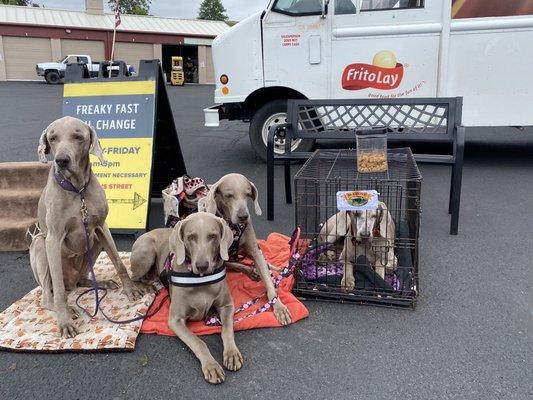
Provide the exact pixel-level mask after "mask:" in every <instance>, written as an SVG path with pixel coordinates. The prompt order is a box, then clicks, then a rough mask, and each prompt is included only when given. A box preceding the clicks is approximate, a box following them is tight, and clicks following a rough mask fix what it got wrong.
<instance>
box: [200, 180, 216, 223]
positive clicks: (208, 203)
mask: <svg viewBox="0 0 533 400" xmlns="http://www.w3.org/2000/svg"><path fill="white" fill-rule="evenodd" d="M219 182H220V181H217V182H215V183H213V184H212V185H211V187H210V188H209V193H207V196H205V197H204V199H205V200H204V201H203V207H204V208H205V211H206V212H208V213H210V214H215V215H216V213H217V199H216V195H217V191H218V183H219Z"/></svg>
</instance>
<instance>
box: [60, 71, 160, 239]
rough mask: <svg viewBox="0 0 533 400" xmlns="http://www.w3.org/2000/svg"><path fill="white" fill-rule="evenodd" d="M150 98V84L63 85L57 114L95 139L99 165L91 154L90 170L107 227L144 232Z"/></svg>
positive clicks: (151, 119)
mask: <svg viewBox="0 0 533 400" xmlns="http://www.w3.org/2000/svg"><path fill="white" fill-rule="evenodd" d="M155 96H156V81H155V80H146V81H109V82H102V81H99V82H87V83H85V82H84V83H67V84H65V88H64V92H63V97H64V99H63V115H70V116H73V117H77V118H79V119H81V120H82V121H84V122H86V123H87V124H89V125H91V126H92V127H93V128H94V129H95V130H96V133H97V135H98V137H99V139H100V145H101V147H102V150H103V153H104V158H105V162H104V163H100V162H99V161H98V159H97V158H96V157H93V156H91V167H92V169H93V172H94V174H95V175H96V177H97V178H98V181H99V182H100V184H101V185H102V187H103V189H104V190H105V193H106V197H107V202H108V204H109V214H108V216H107V220H106V221H107V224H108V225H109V227H110V228H111V229H115V230H144V229H146V225H147V218H148V206H149V199H150V182H151V178H152V177H151V174H152V157H153V153H154V121H155V115H154V113H155V100H156V98H155Z"/></svg>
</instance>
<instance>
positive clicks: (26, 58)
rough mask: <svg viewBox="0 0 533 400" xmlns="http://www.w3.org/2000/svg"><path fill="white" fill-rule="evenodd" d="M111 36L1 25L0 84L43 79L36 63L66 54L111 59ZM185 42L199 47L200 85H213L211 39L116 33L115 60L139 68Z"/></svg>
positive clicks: (100, 33) (55, 59) (54, 59)
mask: <svg viewBox="0 0 533 400" xmlns="http://www.w3.org/2000/svg"><path fill="white" fill-rule="evenodd" d="M112 36H113V34H112V32H108V31H98V30H90V29H61V28H53V27H44V26H23V25H8V24H0V81H5V80H17V79H20V80H37V79H41V78H39V77H38V76H37V74H36V73H35V64H37V63H39V62H45V61H57V60H59V59H61V58H62V57H64V56H65V55H67V54H88V55H90V56H91V58H93V59H94V60H95V61H101V60H105V59H108V58H109V57H110V55H111V45H112ZM184 42H187V43H188V44H191V45H197V46H198V56H199V57H198V58H199V60H198V62H199V71H198V74H199V82H200V83H213V82H214V77H213V61H212V55H211V47H210V46H209V45H210V44H211V42H212V39H210V38H194V37H192V38H191V37H187V38H184V37H183V36H179V35H165V34H153V33H143V32H117V42H116V49H115V57H114V58H115V59H117V60H124V61H125V62H126V63H128V64H133V65H134V66H135V68H136V69H138V65H139V61H140V60H141V59H153V58H159V59H160V60H162V46H161V45H162V44H183V43H184Z"/></svg>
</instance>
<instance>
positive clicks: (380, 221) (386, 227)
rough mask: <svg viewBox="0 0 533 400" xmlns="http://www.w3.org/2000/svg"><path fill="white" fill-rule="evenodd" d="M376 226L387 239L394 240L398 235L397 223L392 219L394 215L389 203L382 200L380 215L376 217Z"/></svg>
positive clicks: (379, 206)
mask: <svg viewBox="0 0 533 400" xmlns="http://www.w3.org/2000/svg"><path fill="white" fill-rule="evenodd" d="M376 224H377V226H376V228H378V229H379V234H380V235H381V236H382V237H384V238H385V239H387V240H390V241H392V242H393V241H394V238H395V236H396V225H395V224H394V220H393V219H392V215H391V213H390V212H389V209H388V208H387V205H386V204H385V203H383V202H382V201H380V202H379V205H378V217H377V218H376Z"/></svg>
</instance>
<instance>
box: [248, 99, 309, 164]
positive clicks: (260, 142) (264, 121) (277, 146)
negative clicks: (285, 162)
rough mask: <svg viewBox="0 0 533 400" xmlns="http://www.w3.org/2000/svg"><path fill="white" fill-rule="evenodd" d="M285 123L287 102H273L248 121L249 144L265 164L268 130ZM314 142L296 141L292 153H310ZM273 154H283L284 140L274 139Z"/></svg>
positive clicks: (264, 106) (260, 109)
mask: <svg viewBox="0 0 533 400" xmlns="http://www.w3.org/2000/svg"><path fill="white" fill-rule="evenodd" d="M285 122H287V100H273V101H270V102H268V103H266V104H265V105H263V106H262V107H261V108H259V109H258V110H257V111H256V112H255V114H254V116H253V117H252V120H251V121H250V131H249V135H250V143H251V144H252V147H253V149H254V151H255V153H256V154H257V155H258V156H259V157H260V158H261V160H263V161H264V162H266V160H267V140H268V130H269V128H270V127H271V126H273V125H277V124H283V123H285ZM314 145H315V141H314V140H312V139H297V140H294V141H293V143H292V150H293V151H311V150H312V149H313V146H314ZM274 152H275V153H276V154H283V153H285V139H284V138H282V137H280V138H278V137H276V138H274Z"/></svg>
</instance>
